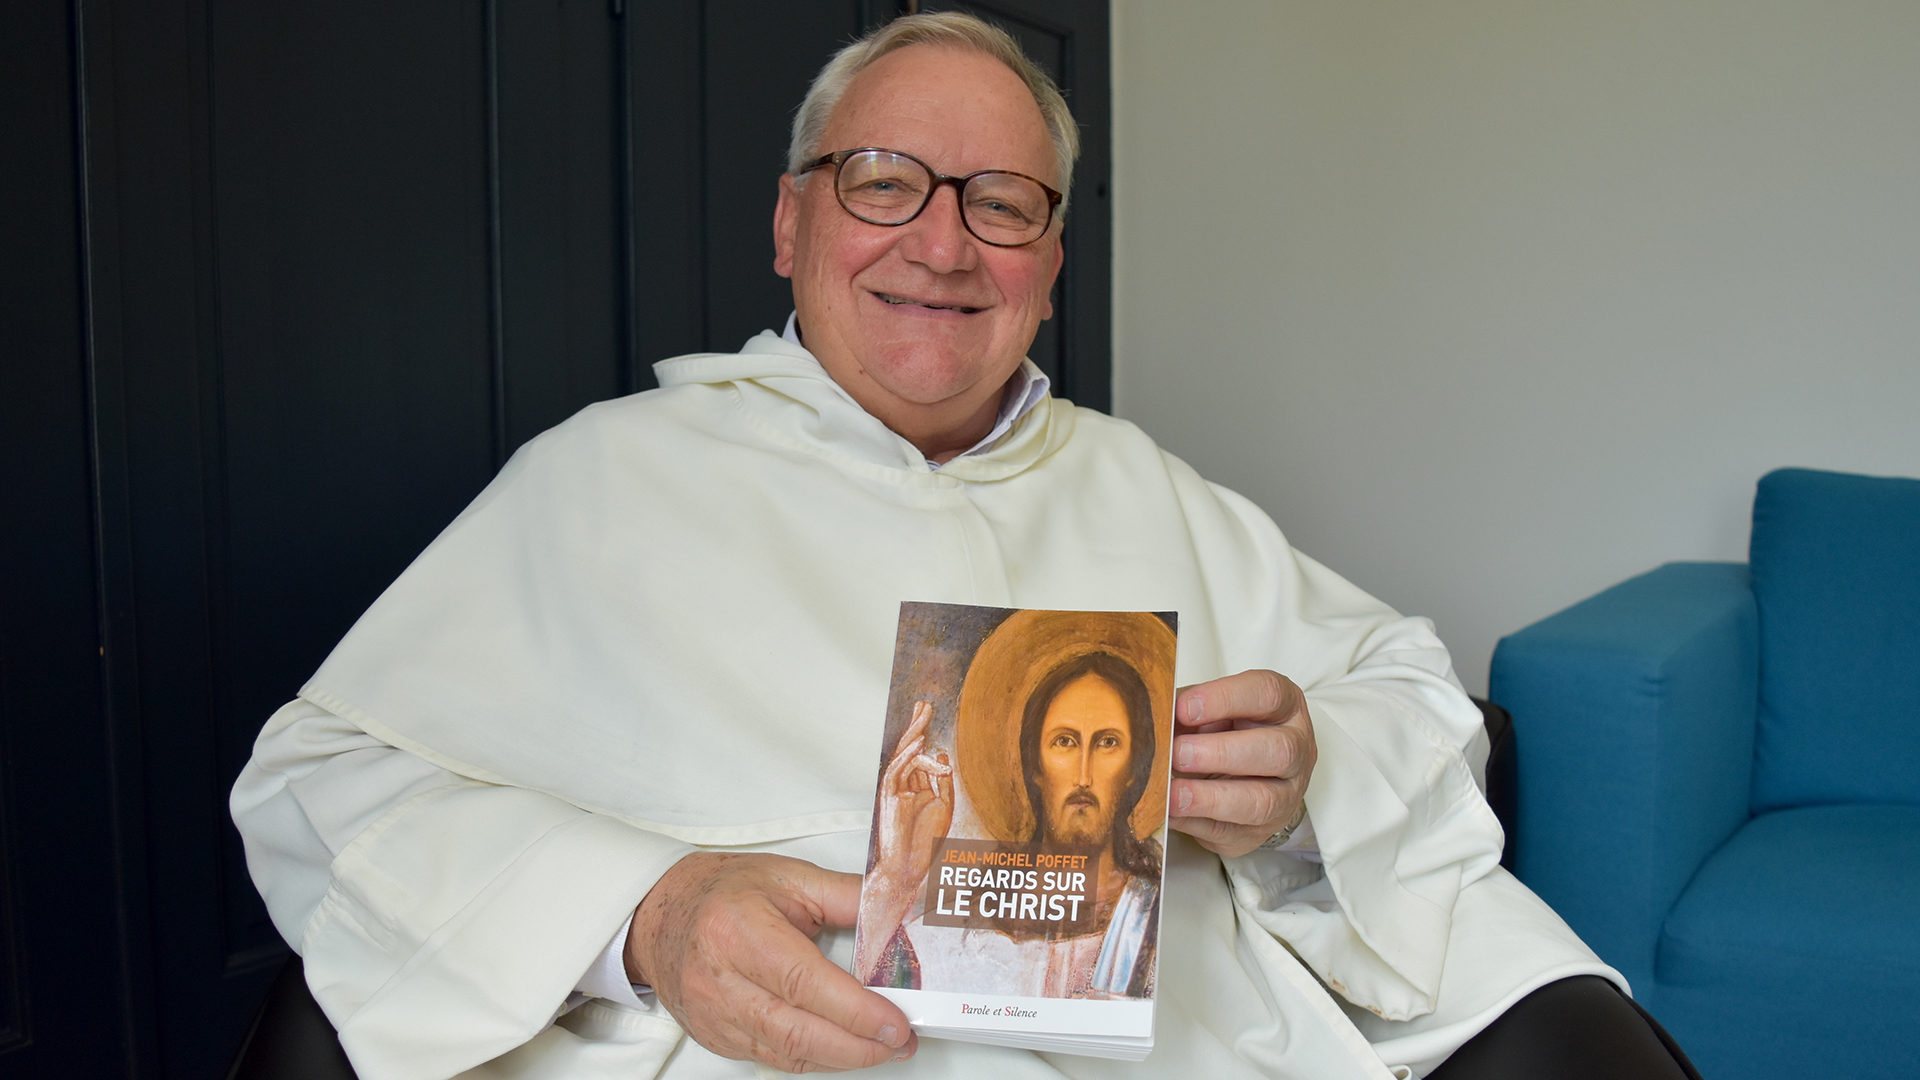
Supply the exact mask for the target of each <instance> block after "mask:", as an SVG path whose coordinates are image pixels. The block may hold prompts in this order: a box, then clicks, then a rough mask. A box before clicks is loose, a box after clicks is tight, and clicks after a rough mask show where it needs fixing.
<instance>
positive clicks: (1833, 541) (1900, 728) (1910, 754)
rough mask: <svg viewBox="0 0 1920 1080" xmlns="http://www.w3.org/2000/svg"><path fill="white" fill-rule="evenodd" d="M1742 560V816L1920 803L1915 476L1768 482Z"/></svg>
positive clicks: (1787, 475)
mask: <svg viewBox="0 0 1920 1080" xmlns="http://www.w3.org/2000/svg"><path fill="white" fill-rule="evenodd" d="M1751 563H1752V569H1753V592H1754V602H1755V605H1756V607H1757V609H1758V611H1759V617H1760V702H1759V723H1758V728H1757V731H1756V735H1755V746H1754V754H1755V763H1754V789H1753V805H1754V809H1755V810H1757V811H1761V810H1769V809H1774V808H1778V807H1786V806H1805V805H1811V804H1815V803H1832V802H1905V803H1920V480H1908V479H1889V478H1882V477H1872V476H1854V475H1851V474H1846V473H1831V472H1816V471H1814V470H1811V469H1781V470H1779V471H1777V472H1773V473H1769V474H1768V475H1767V476H1765V477H1763V478H1762V479H1761V481H1760V487H1759V492H1758V493H1757V495H1756V496H1755V498H1754V502H1753V539H1752V545H1751Z"/></svg>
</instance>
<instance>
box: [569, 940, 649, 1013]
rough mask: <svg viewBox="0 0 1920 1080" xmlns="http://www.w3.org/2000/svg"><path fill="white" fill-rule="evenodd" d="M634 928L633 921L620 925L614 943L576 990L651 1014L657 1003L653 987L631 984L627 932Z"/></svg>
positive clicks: (582, 978) (608, 944)
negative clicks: (628, 968)
mask: <svg viewBox="0 0 1920 1080" xmlns="http://www.w3.org/2000/svg"><path fill="white" fill-rule="evenodd" d="M631 929H633V920H632V919H628V920H627V921H626V922H623V923H621V924H620V929H618V930H615V931H614V932H613V940H612V941H609V942H607V947H606V948H605V949H602V950H601V951H600V956H599V958H598V959H596V960H594V962H593V966H592V967H589V968H588V969H587V971H586V974H584V975H582V976H580V981H579V983H577V984H576V985H575V986H574V991H575V992H576V993H579V994H583V995H585V996H587V997H595V998H602V999H604V1000H606V1001H611V1002H614V1003H615V1004H619V1005H625V1006H627V1007H628V1008H631V1009H640V1010H643V1011H646V1012H651V1011H653V1001H654V997H653V990H652V988H650V987H646V986H641V985H639V984H638V983H632V982H628V981H627V931H629V930H631ZM642 995H645V996H644V997H643V996H642Z"/></svg>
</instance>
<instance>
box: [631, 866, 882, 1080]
mask: <svg viewBox="0 0 1920 1080" xmlns="http://www.w3.org/2000/svg"><path fill="white" fill-rule="evenodd" d="M859 906H860V877H859V875H857V874H836V873H833V872H832V871H829V870H823V869H821V868H820V867H818V866H815V865H813V864H812V863H809V862H803V861H801V860H799V859H789V858H786V857H785V856H781V855H766V854H719V853H715V852H704V851H703V852H695V853H694V854H692V855H688V856H687V857H686V858H683V859H681V860H680V861H679V862H677V863H675V864H673V866H672V867H671V868H669V869H668V870H667V872H666V873H665V874H663V875H662V876H661V878H660V880H659V881H658V882H656V883H655V884H654V886H653V889H652V890H651V891H650V892H648V893H647V896H646V899H644V900H642V901H640V906H639V907H638V908H637V909H635V911H634V914H633V928H632V930H631V931H630V932H629V933H628V935H627V977H628V978H629V979H631V980H633V981H634V982H637V983H646V984H648V985H650V986H652V987H653V991H654V993H655V994H657V995H659V998H660V1001H661V1003H662V1004H664V1005H665V1006H666V1007H667V1011H669V1012H671V1013H672V1014H673V1016H674V1019H676V1020H678V1021H680V1025H681V1026H682V1027H684V1028H686V1029H687V1033H688V1034H690V1035H692V1036H693V1037H694V1039H695V1040H697V1041H698V1042H699V1043H700V1045H702V1046H704V1047H706V1048H707V1049H709V1050H711V1051H713V1052H714V1053H716V1054H720V1055H722V1056H724V1057H730V1058H747V1059H751V1060H754V1061H759V1062H764V1063H765V1064H768V1065H771V1066H773V1067H774V1068H776V1069H780V1070H782V1071H785V1072H814V1071H819V1070H823V1069H859V1068H865V1067H867V1066H870V1065H878V1064H880V1063H882V1062H885V1061H891V1060H897V1059H898V1060H904V1059H905V1058H908V1057H911V1056H912V1055H913V1051H914V1049H915V1047H916V1046H917V1045H918V1043H917V1041H916V1039H915V1037H914V1034H913V1031H912V1030H911V1029H910V1028H908V1026H907V1018H906V1014H904V1013H902V1012H901V1011H900V1010H899V1009H898V1008H897V1007H895V1006H894V1004H893V1003H892V1002H890V1001H888V1000H887V999H886V998H883V997H881V996H880V995H879V994H876V993H874V992H873V991H871V990H868V989H867V988H866V987H863V986H861V985H860V984H859V983H858V982H856V981H855V980H854V978H853V976H851V975H849V974H847V973H846V972H845V971H842V970H841V969H840V968H839V967H837V966H835V965H834V963H833V962H832V961H830V960H828V959H827V958H826V957H825V956H824V955H822V954H821V952H820V949H819V947H818V946H816V945H815V944H814V943H813V941H812V940H811V939H812V937H813V936H814V935H815V934H817V933H819V932H820V930H821V928H822V927H825V926H851V925H853V920H854V916H855V914H856V913H857V911H858V909H859Z"/></svg>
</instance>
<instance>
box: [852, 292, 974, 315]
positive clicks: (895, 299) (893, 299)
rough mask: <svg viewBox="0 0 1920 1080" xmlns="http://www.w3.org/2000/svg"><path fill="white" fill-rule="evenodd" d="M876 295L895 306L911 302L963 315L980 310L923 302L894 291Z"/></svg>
mask: <svg viewBox="0 0 1920 1080" xmlns="http://www.w3.org/2000/svg"><path fill="white" fill-rule="evenodd" d="M875 295H877V296H878V297H880V299H882V300H885V301H886V302H887V303H889V304H893V305H895V306H898V305H901V304H910V305H912V306H914V307H924V308H932V309H934V310H935V311H958V312H960V313H961V314H963V315H971V314H973V313H974V312H976V311H979V310H980V309H979V308H977V307H963V306H961V305H959V304H923V303H921V302H920V301H918V300H908V299H906V298H904V297H899V296H895V295H893V294H892V293H876V294H875Z"/></svg>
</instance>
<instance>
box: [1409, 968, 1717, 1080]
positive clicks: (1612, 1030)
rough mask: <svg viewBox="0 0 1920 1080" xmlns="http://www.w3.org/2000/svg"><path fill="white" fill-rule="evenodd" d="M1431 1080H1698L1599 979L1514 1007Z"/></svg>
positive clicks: (1561, 985)
mask: <svg viewBox="0 0 1920 1080" xmlns="http://www.w3.org/2000/svg"><path fill="white" fill-rule="evenodd" d="M1427 1080H1700V1074H1699V1073H1698V1072H1696V1071H1694V1068H1693V1063H1692V1062H1690V1061H1688V1060H1687V1055H1686V1054H1684V1053H1682V1052H1681V1050H1680V1047H1679V1046H1678V1045H1676V1044H1675V1043H1674V1041H1673V1038H1672V1037H1671V1036H1669V1035H1668V1034H1667V1032H1666V1029H1664V1028H1662V1027H1661V1026H1660V1025H1659V1023H1658V1022H1657V1021H1655V1020H1654V1018H1653V1017H1651V1016H1649V1015H1647V1013H1646V1010H1644V1009H1642V1008H1640V1006H1639V1005H1638V1004H1636V1003H1635V1002H1634V1001H1633V999H1631V998H1629V997H1627V996H1626V995H1625V994H1622V993H1621V992H1620V991H1619V989H1618V988H1617V987H1615V986H1614V985H1613V984H1612V983H1610V982H1608V981H1607V980H1605V979H1603V978H1600V977H1599V976H1597V975H1582V976H1579V977H1577V978H1572V979H1562V980H1560V981H1559V982H1555V983H1548V984H1547V985H1545V986H1543V987H1541V988H1540V989H1538V990H1535V991H1534V992H1533V993H1531V994H1528V995H1527V996H1526V997H1523V998H1521V999H1520V1000H1519V1001H1517V1002H1515V1003H1514V1006H1513V1008H1511V1009H1508V1010H1507V1011H1506V1012H1505V1013H1503V1014H1502V1015H1501V1017H1500V1019H1498V1020H1495V1021H1494V1022H1493V1024H1492V1025H1491V1026H1489V1027H1488V1028H1487V1030H1485V1031H1483V1032H1481V1033H1480V1034H1478V1035H1475V1036H1474V1037H1473V1038H1472V1039H1469V1040H1468V1041H1467V1044H1466V1045H1465V1046H1462V1047H1461V1048H1460V1049H1458V1050H1456V1051H1454V1053H1453V1056H1452V1057H1450V1058H1448V1059H1447V1060H1446V1061H1444V1062H1442V1063H1441V1065H1440V1067H1439V1068H1437V1069H1435V1070H1434V1071H1432V1072H1431V1073H1428V1074H1427Z"/></svg>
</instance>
